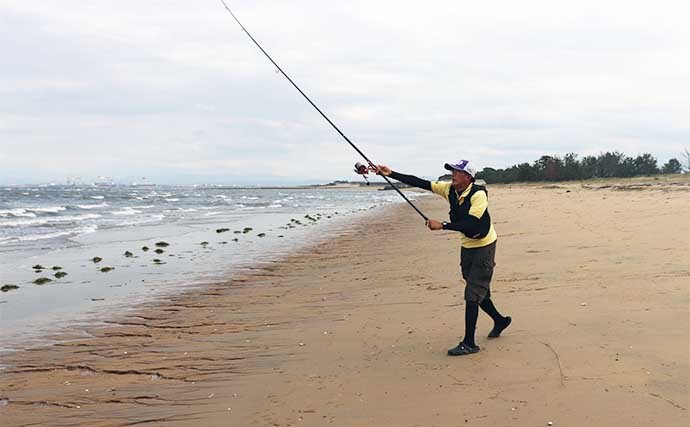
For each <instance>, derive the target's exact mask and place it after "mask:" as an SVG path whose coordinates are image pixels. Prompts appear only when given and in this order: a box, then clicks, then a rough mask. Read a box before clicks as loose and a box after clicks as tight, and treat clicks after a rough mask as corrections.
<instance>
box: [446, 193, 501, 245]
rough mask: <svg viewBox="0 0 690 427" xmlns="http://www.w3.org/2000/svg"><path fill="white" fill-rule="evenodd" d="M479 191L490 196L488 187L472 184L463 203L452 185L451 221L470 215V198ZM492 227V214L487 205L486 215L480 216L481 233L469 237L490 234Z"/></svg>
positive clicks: (477, 237)
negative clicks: (459, 201)
mask: <svg viewBox="0 0 690 427" xmlns="http://www.w3.org/2000/svg"><path fill="white" fill-rule="evenodd" d="M477 191H483V192H485V193H486V197H487V198H488V197H489V192H488V191H486V187H484V186H481V185H477V184H472V188H471V189H470V192H469V193H468V194H467V196H466V197H465V198H464V199H463V200H462V203H458V193H457V191H455V188H453V187H450V190H449V192H448V201H449V202H450V212H449V214H450V222H458V221H460V220H461V218H464V217H467V216H468V215H469V213H470V207H471V204H470V200H471V199H472V196H474V193H476V192H477ZM490 229H491V215H489V208H488V207H487V208H486V210H485V211H484V215H482V217H481V218H479V233H478V234H477V235H474V236H467V237H469V238H472V239H481V238H483V237H486V235H487V234H489V230H490Z"/></svg>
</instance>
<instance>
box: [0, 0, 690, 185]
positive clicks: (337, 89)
mask: <svg viewBox="0 0 690 427" xmlns="http://www.w3.org/2000/svg"><path fill="white" fill-rule="evenodd" d="M475 3H476V4H475ZM475 3H472V4H470V3H461V2H450V1H438V0H431V1H428V2H425V3H424V4H423V5H418V4H414V5H413V4H407V3H405V2H393V1H377V2H364V1H353V2H347V3H338V4H328V5H325V4H323V3H322V2H316V1H314V0H298V1H296V2H290V3H285V2H269V1H263V0H262V1H255V2H235V3H233V4H232V5H231V7H233V8H234V9H235V12H236V13H237V15H238V16H239V18H240V19H241V20H242V21H243V23H244V24H245V25H246V26H247V28H248V29H249V31H251V32H252V34H253V35H254V36H255V38H256V39H257V40H259V42H260V43H262V45H263V46H264V48H265V49H266V50H267V51H268V52H269V53H271V55H272V56H273V57H274V59H275V60H276V61H277V62H278V63H279V64H280V65H281V66H282V67H283V68H284V69H285V71H286V72H287V73H288V74H289V75H290V76H291V77H292V78H293V79H294V81H295V82H297V84H298V85H300V87H301V88H302V89H303V90H304V91H305V92H306V93H307V94H308V95H309V96H310V97H311V98H312V100H313V101H314V102H316V103H317V105H318V106H319V107H320V108H321V109H322V110H323V111H324V112H325V113H326V114H327V115H328V116H329V117H330V118H331V119H332V120H333V122H334V123H335V124H336V125H337V126H338V127H339V128H340V129H341V130H342V131H343V132H344V133H345V134H346V135H347V136H348V137H349V138H350V139H351V140H352V141H353V142H355V143H356V144H357V145H358V146H359V147H360V148H361V149H362V150H363V151H364V152H365V153H366V154H367V155H368V156H369V157H370V158H371V159H372V160H374V161H377V162H380V163H388V164H390V165H392V166H394V167H395V168H398V169H400V170H409V171H410V172H414V173H419V174H421V175H427V176H428V175H432V176H433V175H436V174H437V173H438V171H439V169H440V166H439V165H441V164H442V163H443V162H444V161H446V160H447V159H448V158H451V159H453V158H460V157H466V158H472V159H473V160H474V161H475V163H477V164H478V165H479V166H492V167H505V166H509V165H512V164H514V163H518V162H524V161H532V160H535V159H536V158H538V157H539V156H541V155H544V154H564V153H567V152H576V153H580V154H583V155H584V154H591V153H596V152H599V151H607V150H619V151H623V152H625V153H626V154H629V155H636V154H639V153H642V152H651V153H652V154H654V155H655V156H657V158H658V159H659V161H660V163H663V162H665V161H666V160H667V159H668V158H669V157H678V156H679V155H680V152H681V151H682V149H683V148H684V147H685V145H687V141H688V140H689V139H690V138H689V137H690V126H689V125H688V124H687V117H688V116H689V115H690V100H689V99H688V97H687V96H686V95H685V94H686V93H687V92H688V90H689V89H690V88H688V80H687V76H688V75H690V53H689V52H690V49H689V47H690V30H688V27H687V25H686V22H685V20H686V19H685V17H687V16H688V15H689V13H688V12H690V6H689V5H688V2H686V1H680V0H679V1H670V0H669V1H666V0H660V1H659V2H656V3H655V4H654V7H653V8H652V7H650V6H649V4H648V3H646V2H635V1H632V2H630V1H626V2H623V1H618V0H612V1H607V2H603V3H602V2H595V1H592V0H586V1H581V2H577V3H564V2H552V1H551V2H549V1H535V0H527V1H524V2H517V3H516V2H512V3H511V2H502V3H495V2H492V3H477V2H475ZM0 16H2V21H3V29H2V32H3V37H0V50H2V52H3V55H4V57H5V58H11V60H9V61H4V63H3V69H2V72H1V73H0V169H1V170H3V173H2V176H0V181H6V182H7V181H8V180H14V179H15V178H14V177H20V176H21V177H23V178H22V179H25V180H60V179H63V178H64V177H66V176H73V175H76V174H79V175H84V176H88V175H91V174H96V175H114V176H117V175H120V176H149V177H156V178H157V179H160V180H161V181H165V182H180V180H197V179H198V180H204V179H209V180H211V179H212V180H214V181H222V180H224V179H225V180H227V182H228V183H233V182H240V181H241V182H251V181H252V180H255V181H262V182H265V181H266V180H269V181H270V180H273V181H274V182H275V183H280V182H287V181H290V182H295V181H299V180H304V181H309V180H315V179H323V180H329V179H336V178H352V176H351V175H350V172H351V168H352V164H353V163H354V162H355V161H358V160H361V159H360V158H359V157H358V155H357V154H356V153H355V152H354V150H352V149H351V148H350V147H348V146H347V143H346V142H345V141H343V140H342V139H341V138H340V136H339V135H338V134H337V133H336V132H335V131H334V130H333V129H331V128H330V126H329V125H328V123H326V122H325V121H324V120H323V119H322V118H321V117H320V116H319V114H318V113H317V112H316V111H315V110H314V109H313V108H312V107H311V106H310V105H309V104H308V103H307V102H306V101H305V100H304V99H302V98H301V96H300V95H299V93H298V92H297V91H296V90H295V89H294V88H293V87H292V86H291V85H290V84H289V82H287V81H286V80H285V79H284V78H283V77H282V76H281V75H279V74H276V72H275V71H276V70H275V67H274V66H273V65H272V64H270V62H268V60H267V59H266V58H264V57H263V56H262V54H261V53H260V52H259V51H258V49H256V47H255V46H253V44H252V43H251V41H250V40H249V39H248V38H247V37H246V35H245V34H244V33H242V32H241V31H240V29H239V27H238V26H237V25H236V23H235V22H234V21H233V20H232V18H231V17H230V15H229V14H227V13H226V11H225V10H224V9H223V8H222V6H221V5H220V3H219V2H206V3H189V2H184V1H181V0H175V1H168V2H155V1H154V2H136V1H119V2H115V3H105V2H89V3H83V2H78V1H76V0H65V1H59V2H57V1H53V2H44V3H40V4H36V3H31V2H22V1H5V2H3V3H2V4H1V5H0ZM650 23H653V24H654V25H650Z"/></svg>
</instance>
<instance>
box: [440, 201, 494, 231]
mask: <svg viewBox="0 0 690 427" xmlns="http://www.w3.org/2000/svg"><path fill="white" fill-rule="evenodd" d="M470 204H471V206H470V211H469V215H467V216H465V217H463V218H460V220H459V221H455V222H447V223H446V224H445V225H444V226H443V229H444V230H454V231H459V232H461V233H462V234H464V235H465V236H467V237H469V238H471V239H475V238H477V237H478V236H479V234H480V232H481V227H480V223H479V218H481V217H482V215H484V212H485V211H486V208H487V206H488V204H489V199H488V198H487V197H486V193H485V192H483V191H477V192H476V193H474V195H473V196H472V198H471V199H470Z"/></svg>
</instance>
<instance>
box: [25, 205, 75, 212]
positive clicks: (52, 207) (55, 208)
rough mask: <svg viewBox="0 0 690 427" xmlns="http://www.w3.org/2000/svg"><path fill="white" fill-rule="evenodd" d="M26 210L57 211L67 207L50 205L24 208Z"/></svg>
mask: <svg viewBox="0 0 690 427" xmlns="http://www.w3.org/2000/svg"><path fill="white" fill-rule="evenodd" d="M26 210H27V211H31V212H44V213H58V212H62V211H64V210H67V208H66V207H64V206H50V207H47V208H26Z"/></svg>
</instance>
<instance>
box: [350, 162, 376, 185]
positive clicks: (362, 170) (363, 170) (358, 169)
mask: <svg viewBox="0 0 690 427" xmlns="http://www.w3.org/2000/svg"><path fill="white" fill-rule="evenodd" d="M369 172H376V168H375V167H374V166H367V165H365V164H362V163H360V162H357V163H355V173H356V174H358V175H362V178H364V180H365V181H366V182H367V185H369V178H368V177H367V175H369Z"/></svg>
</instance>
